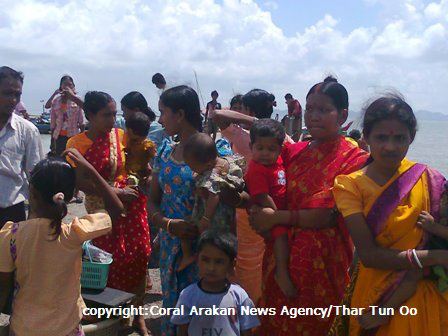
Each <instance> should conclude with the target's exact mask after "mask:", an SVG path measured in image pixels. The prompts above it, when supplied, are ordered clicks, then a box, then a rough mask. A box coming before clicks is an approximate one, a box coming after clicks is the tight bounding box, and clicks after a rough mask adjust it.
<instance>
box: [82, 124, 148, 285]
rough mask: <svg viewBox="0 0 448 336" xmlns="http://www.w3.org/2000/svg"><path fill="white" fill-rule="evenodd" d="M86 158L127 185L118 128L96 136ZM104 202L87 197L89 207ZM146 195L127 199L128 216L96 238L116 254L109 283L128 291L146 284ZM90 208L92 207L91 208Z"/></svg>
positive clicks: (115, 183) (112, 181)
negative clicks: (107, 232) (105, 233)
mask: <svg viewBox="0 0 448 336" xmlns="http://www.w3.org/2000/svg"><path fill="white" fill-rule="evenodd" d="M84 156H85V158H86V159H87V160H88V161H89V162H90V163H91V164H92V165H93V167H95V169H96V170H97V171H98V172H99V174H100V175H101V176H102V177H103V178H104V179H106V180H107V181H108V182H109V183H110V184H111V185H113V186H114V187H116V188H124V187H126V173H125V171H124V156H123V150H122V144H121V141H120V136H119V131H118V129H113V130H112V131H111V132H110V133H109V134H107V135H105V136H103V137H100V138H98V139H96V140H95V142H94V143H93V144H92V146H91V147H90V148H89V149H88V150H87V152H86V153H85V155H84ZM98 202H101V200H100V199H98V198H97V197H95V196H89V195H88V196H87V197H86V208H87V210H88V211H89V210H91V209H93V208H95V207H97V206H96V203H98ZM146 202H147V197H146V196H145V195H143V194H141V193H140V194H139V197H138V199H136V200H134V201H132V202H131V203H125V204H124V206H125V211H126V216H125V217H120V218H117V219H115V220H114V221H113V223H112V231H111V233H109V234H107V235H105V236H102V237H99V238H96V239H94V240H93V244H94V245H95V246H98V247H99V248H101V249H103V250H105V251H107V252H109V253H112V254H113V259H114V261H113V263H112V264H111V267H110V269H109V278H108V282H107V285H108V286H109V287H112V288H116V289H120V290H124V291H127V292H136V291H137V290H138V288H140V287H142V286H144V279H145V276H146V269H147V265H148V258H149V255H150V253H151V246H150V243H149V241H150V237H149V227H148V219H147V212H146ZM89 212H90V211H89Z"/></svg>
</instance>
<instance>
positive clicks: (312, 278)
mask: <svg viewBox="0 0 448 336" xmlns="http://www.w3.org/2000/svg"><path fill="white" fill-rule="evenodd" d="M347 113H348V94H347V91H346V89H345V88H344V87H343V86H342V85H341V84H339V83H337V81H336V80H335V79H333V78H327V79H325V81H324V82H322V83H318V84H316V85H314V86H313V87H312V88H311V90H310V91H309V92H308V95H307V100H306V111H305V125H306V126H307V128H308V130H309V132H310V134H311V136H312V137H313V141H311V142H298V143H296V144H291V145H286V146H285V148H284V153H283V154H282V155H283V160H284V164H285V168H286V169H285V170H286V179H287V201H288V210H277V211H274V210H272V209H268V208H264V209H261V208H253V209H252V210H251V223H252V225H253V227H254V228H255V229H256V230H257V231H258V232H268V231H269V230H270V229H271V227H272V226H274V225H277V224H284V225H290V226H291V227H292V228H291V235H290V239H289V245H290V261H289V264H290V267H289V271H290V276H291V279H292V281H293V283H294V285H295V286H296V288H297V290H298V296H297V297H296V298H294V299H290V300H287V299H286V298H285V297H284V296H283V294H282V291H281V290H280V289H279V287H278V286H277V283H276V281H275V280H274V272H273V270H274V268H275V263H274V256H273V253H272V243H271V244H268V246H267V248H266V252H265V258H264V265H263V274H264V281H263V284H264V288H263V294H262V299H261V305H262V306H265V307H274V308H276V309H277V314H276V315H275V316H264V317H261V319H262V328H261V334H262V335H307V336H311V335H316V336H322V335H326V334H327V332H328V330H329V328H330V326H331V322H332V319H333V315H332V314H330V316H329V317H327V316H324V318H322V316H310V315H308V316H297V317H294V318H292V317H291V316H288V315H281V311H282V308H283V307H284V306H286V307H290V308H293V307H304V308H317V307H319V308H320V307H321V308H328V307H329V306H330V305H331V304H333V305H338V304H339V302H340V301H341V299H342V296H343V293H344V289H345V286H346V285H347V283H348V280H349V276H348V268H349V265H350V263H351V260H352V255H353V248H352V244H351V241H350V239H349V237H348V234H347V231H346V230H344V229H343V228H342V226H339V225H338V218H337V216H336V214H335V211H334V208H335V202H334V199H333V195H332V192H331V188H332V186H333V183H334V179H335V177H336V176H337V175H339V174H342V172H353V171H356V170H357V169H359V168H360V167H361V166H363V165H364V164H365V162H366V160H367V157H368V155H367V153H365V152H364V151H362V150H360V149H359V148H358V147H356V146H355V145H353V144H351V143H350V142H348V141H346V140H345V138H344V137H343V136H341V135H340V134H339V129H340V127H341V125H342V124H343V123H344V122H345V121H346V119H347Z"/></svg>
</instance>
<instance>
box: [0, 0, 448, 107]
mask: <svg viewBox="0 0 448 336" xmlns="http://www.w3.org/2000/svg"><path fill="white" fill-rule="evenodd" d="M0 65H8V66H10V67H12V68H15V69H17V70H21V71H23V73H24V75H25V82H24V87H23V96H22V99H23V102H24V103H25V104H26V105H27V106H28V110H29V111H30V112H31V113H33V114H37V113H39V112H40V111H41V110H42V103H41V102H40V101H41V100H45V101H46V100H47V99H48V97H49V96H50V95H51V93H52V92H54V90H56V89H57V88H58V85H59V79H60V78H61V76H62V75H64V74H70V75H71V76H72V77H73V78H74V80H75V84H76V88H77V91H78V93H79V94H80V95H84V94H85V92H87V91H88V90H99V91H105V92H108V93H110V94H111V95H112V96H113V97H114V98H115V99H116V100H117V101H119V100H120V99H121V97H123V96H124V95H125V94H126V93H127V92H129V91H133V90H137V91H140V92H142V93H143V94H144V95H145V96H146V97H147V99H148V101H149V105H150V106H151V107H153V108H155V109H157V102H158V92H157V90H156V88H155V87H154V86H153V85H152V83H151V76H152V74H154V73H155V72H161V73H163V74H164V75H165V77H166V78H167V80H168V84H169V85H180V84H187V85H190V86H192V87H193V88H195V89H196V90H198V91H199V93H200V96H201V101H203V102H204V103H206V102H207V101H208V100H210V92H211V91H212V90H215V89H216V90H218V92H219V93H220V97H219V101H221V102H222V103H223V105H224V106H226V105H228V102H229V100H230V98H231V97H232V95H233V94H236V93H246V92H247V91H249V90H250V89H253V88H261V89H265V90H267V91H269V92H272V93H273V94H274V95H275V96H276V97H277V103H278V108H279V109H285V107H286V106H285V103H284V99H283V97H284V95H285V94H286V93H287V92H290V93H292V94H293V95H294V96H295V97H296V98H298V99H299V101H300V102H301V103H302V105H305V96H306V93H307V92H308V90H309V88H310V87H311V86H312V85H313V84H315V83H318V82H320V81H322V80H323V79H324V78H325V76H326V75H328V74H332V75H334V76H336V77H337V78H338V80H339V82H340V83H342V84H343V85H344V86H345V87H346V88H347V90H348V92H349V97H350V108H351V109H352V110H354V111H359V110H360V109H361V108H362V107H363V106H365V104H366V102H368V101H369V100H370V99H372V98H375V97H377V96H378V95H380V94H382V93H385V92H389V91H391V90H398V91H399V92H401V93H402V94H403V95H404V96H405V98H406V99H407V100H408V102H409V103H410V104H411V106H413V108H414V109H415V110H422V109H424V110H430V111H434V112H441V113H448V111H446V109H445V105H446V103H447V100H446V96H447V93H446V91H447V88H448V0H438V1H437V0H435V1H423V0H393V1H390V0H344V1H334V0H313V1H309V0H295V1H294V0H284V1H274V0H259V1H253V0H240V1H237V0H220V1H218V0H216V1H214V0H189V1H181V0H127V1H122V0H96V1H89V0H58V1H52V0H16V1H10V0H0ZM195 74H196V76H195ZM196 78H197V80H196Z"/></svg>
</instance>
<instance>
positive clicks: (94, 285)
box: [81, 242, 112, 289]
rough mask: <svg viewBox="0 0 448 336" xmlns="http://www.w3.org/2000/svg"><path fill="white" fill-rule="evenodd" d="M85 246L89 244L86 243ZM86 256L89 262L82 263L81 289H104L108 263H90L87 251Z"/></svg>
mask: <svg viewBox="0 0 448 336" xmlns="http://www.w3.org/2000/svg"><path fill="white" fill-rule="evenodd" d="M85 244H89V242H86V243H85ZM86 250H87V254H88V256H89V259H90V261H84V260H83V261H82V273H81V287H82V288H90V289H104V288H106V285H107V277H108V275H109V267H110V264H111V263H112V260H111V261H110V262H109V263H99V262H94V261H92V257H91V255H90V252H89V249H88V248H87V249H86Z"/></svg>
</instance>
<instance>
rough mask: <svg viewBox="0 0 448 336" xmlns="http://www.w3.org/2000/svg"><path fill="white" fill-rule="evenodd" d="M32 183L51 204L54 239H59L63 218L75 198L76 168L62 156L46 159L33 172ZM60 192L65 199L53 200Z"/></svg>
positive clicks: (51, 225) (46, 201)
mask: <svg viewBox="0 0 448 336" xmlns="http://www.w3.org/2000/svg"><path fill="white" fill-rule="evenodd" d="M30 184H31V185H32V186H33V188H34V189H35V190H36V191H37V192H38V193H39V195H40V197H41V198H42V200H43V201H44V202H45V203H47V204H49V205H50V208H51V210H52V211H51V212H50V213H49V214H48V218H50V219H52V221H51V224H50V228H51V230H52V235H53V236H54V239H57V238H58V237H59V235H60V234H61V224H62V219H63V218H64V217H65V216H66V215H67V203H68V202H70V200H71V199H72V198H73V194H74V191H75V185H76V175H75V170H74V169H73V168H72V167H71V166H70V164H69V163H68V162H67V161H65V160H63V159H61V158H48V159H44V160H42V161H40V162H39V163H38V164H37V165H36V166H35V167H34V169H33V171H32V172H31V178H30ZM59 192H61V193H63V194H64V199H57V200H56V201H55V200H53V197H54V195H56V194H57V193H59Z"/></svg>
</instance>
